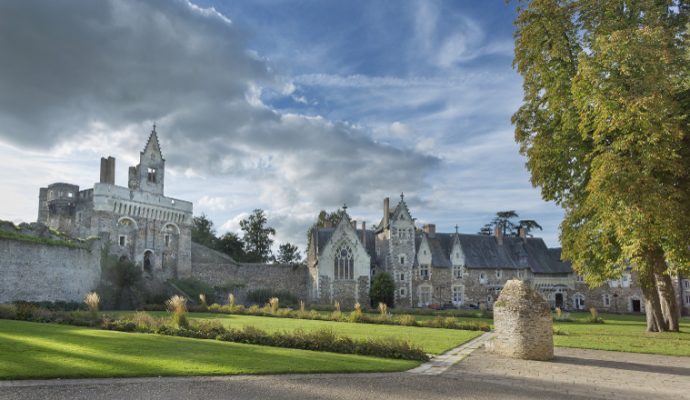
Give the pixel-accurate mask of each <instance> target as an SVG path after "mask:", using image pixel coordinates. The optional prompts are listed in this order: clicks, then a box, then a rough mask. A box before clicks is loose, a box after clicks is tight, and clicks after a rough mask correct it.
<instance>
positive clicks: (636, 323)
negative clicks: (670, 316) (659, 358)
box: [554, 314, 690, 356]
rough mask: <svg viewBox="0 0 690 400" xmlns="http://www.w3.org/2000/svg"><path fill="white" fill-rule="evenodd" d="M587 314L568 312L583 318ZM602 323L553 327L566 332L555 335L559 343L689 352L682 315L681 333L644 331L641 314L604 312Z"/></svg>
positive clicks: (688, 325) (688, 326)
mask: <svg viewBox="0 0 690 400" xmlns="http://www.w3.org/2000/svg"><path fill="white" fill-rule="evenodd" d="M585 316H586V314H571V317H572V318H584V317H585ZM602 317H603V318H604V321H605V322H604V323H603V324H585V323H567V322H556V323H554V327H556V328H557V329H558V330H559V331H561V332H564V333H567V335H554V344H555V345H556V346H561V347H577V348H584V349H597V350H611V351H627V352H632V353H651V354H665V355H672V356H690V320H688V319H687V318H684V319H683V320H682V322H681V332H680V333H668V332H665V333H647V332H645V327H646V323H645V317H644V316H643V315H613V314H604V315H602Z"/></svg>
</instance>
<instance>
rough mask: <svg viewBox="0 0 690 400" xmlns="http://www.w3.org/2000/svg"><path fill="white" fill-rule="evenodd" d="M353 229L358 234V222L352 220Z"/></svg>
mask: <svg viewBox="0 0 690 400" xmlns="http://www.w3.org/2000/svg"><path fill="white" fill-rule="evenodd" d="M352 229H354V230H355V232H357V220H354V219H353V220H352Z"/></svg>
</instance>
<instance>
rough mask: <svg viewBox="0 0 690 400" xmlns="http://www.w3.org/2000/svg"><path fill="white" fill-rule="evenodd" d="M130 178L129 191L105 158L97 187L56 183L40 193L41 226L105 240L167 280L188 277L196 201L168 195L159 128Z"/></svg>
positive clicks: (120, 254) (112, 162)
mask: <svg viewBox="0 0 690 400" xmlns="http://www.w3.org/2000/svg"><path fill="white" fill-rule="evenodd" d="M128 177H129V179H128V187H122V186H117V185H115V159H114V158H113V157H108V158H101V170H100V181H99V182H98V183H96V184H94V186H93V188H88V189H83V190H80V188H79V186H77V185H74V184H70V183H53V184H51V185H48V187H45V188H41V189H40V191H39V202H38V222H41V223H44V224H46V225H48V226H49V227H51V228H53V229H55V230H58V231H60V232H64V233H67V234H68V235H70V236H72V237H80V238H87V237H96V236H97V237H101V238H102V239H105V241H106V243H107V244H108V247H109V248H108V250H109V252H110V254H113V255H115V256H117V257H118V258H121V259H122V258H125V259H128V260H131V261H133V262H135V263H136V264H139V265H141V266H142V267H143V268H144V271H145V272H147V273H149V274H151V275H156V276H159V277H160V278H162V279H165V278H176V277H184V276H189V275H190V271H191V223H192V203H191V202H188V201H184V200H179V199H174V198H171V197H166V196H165V193H164V187H165V159H164V158H163V154H162V152H161V148H160V144H159V142H158V134H157V132H156V126H155V125H154V126H153V130H152V131H151V134H150V136H149V139H148V141H147V142H146V145H145V146H144V149H143V151H141V153H140V155H139V164H138V165H136V166H132V167H130V168H129V176H128Z"/></svg>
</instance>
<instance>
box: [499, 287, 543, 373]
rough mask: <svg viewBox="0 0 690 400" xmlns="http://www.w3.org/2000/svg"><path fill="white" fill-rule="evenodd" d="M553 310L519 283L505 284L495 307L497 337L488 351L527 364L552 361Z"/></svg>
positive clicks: (538, 296)
mask: <svg viewBox="0 0 690 400" xmlns="http://www.w3.org/2000/svg"><path fill="white" fill-rule="evenodd" d="M552 324H553V321H552V317H551V307H550V306H549V304H548V303H547V302H546V301H545V300H544V297H543V296H542V294H541V293H540V292H538V291H537V290H535V289H534V288H532V286H531V285H530V284H529V283H528V282H526V281H521V280H517V279H512V280H509V281H507V282H506V283H505V286H504V288H503V290H502V291H501V294H500V295H499V296H498V299H497V300H496V303H495V305H494V332H495V333H494V337H493V339H492V340H491V341H490V343H488V346H487V347H488V348H489V349H490V350H491V351H493V352H495V353H498V354H501V355H504V356H508V357H513V358H521V359H526V360H542V361H543V360H550V359H552V358H553V328H552Z"/></svg>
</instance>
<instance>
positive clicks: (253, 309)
mask: <svg viewBox="0 0 690 400" xmlns="http://www.w3.org/2000/svg"><path fill="white" fill-rule="evenodd" d="M247 313H248V314H252V315H258V314H261V308H259V306H257V305H256V304H254V305H253V306H251V307H249V308H248V309H247Z"/></svg>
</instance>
